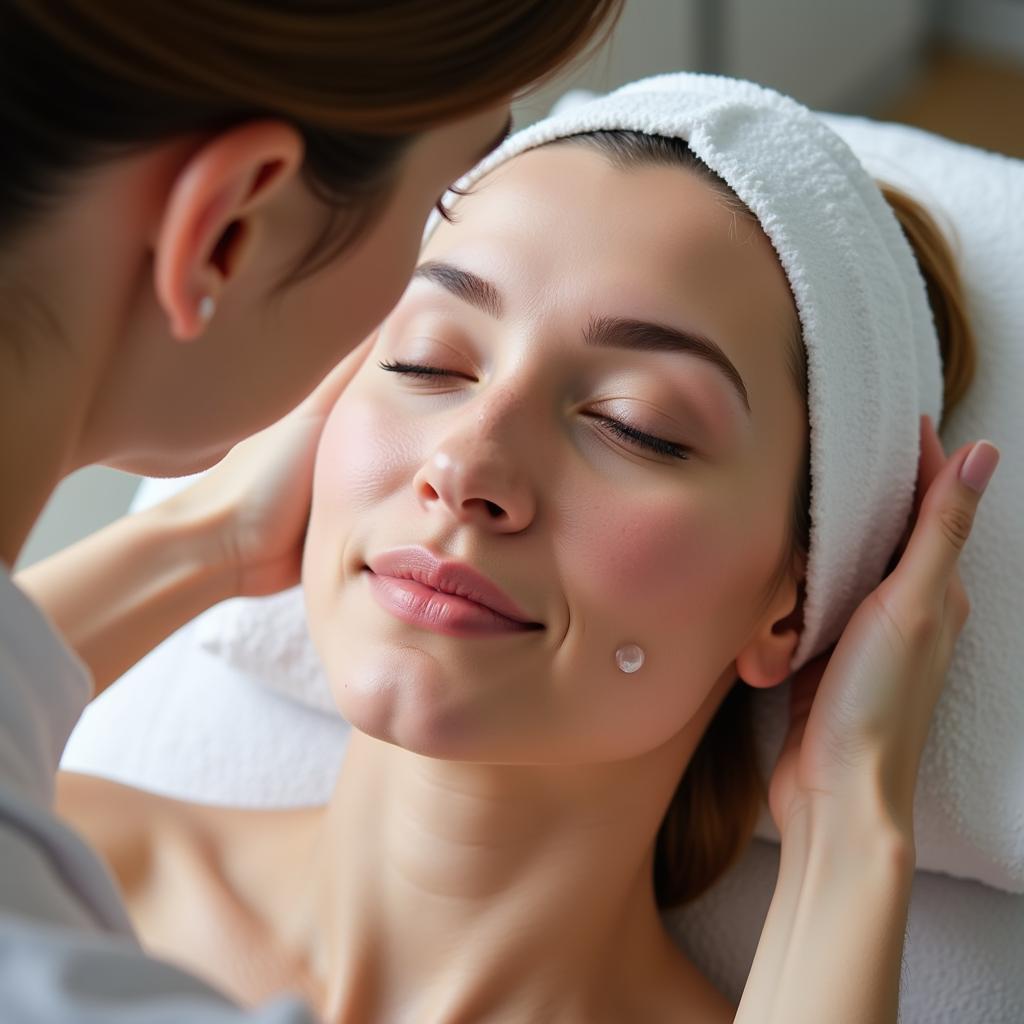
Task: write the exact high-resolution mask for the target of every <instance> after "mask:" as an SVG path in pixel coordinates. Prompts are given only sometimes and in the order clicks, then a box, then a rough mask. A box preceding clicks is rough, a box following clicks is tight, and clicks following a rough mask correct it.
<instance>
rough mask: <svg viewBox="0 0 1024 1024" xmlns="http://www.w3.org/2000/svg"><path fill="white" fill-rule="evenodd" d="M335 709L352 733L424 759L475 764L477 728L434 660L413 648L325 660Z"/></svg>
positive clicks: (467, 709)
mask: <svg viewBox="0 0 1024 1024" xmlns="http://www.w3.org/2000/svg"><path fill="white" fill-rule="evenodd" d="M324 661H325V665H326V667H327V673H328V676H329V677H330V684H331V692H332V694H333V696H334V702H335V704H336V705H337V708H338V711H339V712H340V713H341V715H342V716H343V717H344V718H345V720H346V721H348V722H349V724H351V726H352V727H353V728H354V729H358V730H359V731H360V732H362V733H365V734H366V735H367V736H372V737H373V738H374V739H377V740H383V741H384V742H386V743H392V744H394V745H395V746H398V747H401V748H402V749H403V750H408V751H410V752H411V753H415V754H421V755H423V756H424V757H436V758H441V759H444V760H463V759H466V760H473V759H474V758H472V757H471V756H470V748H471V747H474V746H475V743H474V739H475V738H476V737H477V730H475V729H474V728H473V727H472V714H471V712H470V709H469V708H467V707H466V706H465V705H463V704H462V703H461V702H458V701H457V700H455V699H454V697H455V695H454V694H453V693H452V692H451V688H450V686H449V685H447V676H446V673H444V672H443V671H442V670H441V667H440V665H439V664H438V663H437V661H436V659H435V658H434V657H433V656H431V655H429V654H427V653H426V652H424V651H420V650H416V649H412V648H397V649H394V648H393V649H390V650H387V651H384V652H378V653H377V654H376V655H369V656H366V657H363V658H355V659H353V658H352V657H351V656H349V657H348V658H339V659H338V660H337V663H338V669H337V670H334V669H332V667H331V664H330V659H328V658H325V659H324Z"/></svg>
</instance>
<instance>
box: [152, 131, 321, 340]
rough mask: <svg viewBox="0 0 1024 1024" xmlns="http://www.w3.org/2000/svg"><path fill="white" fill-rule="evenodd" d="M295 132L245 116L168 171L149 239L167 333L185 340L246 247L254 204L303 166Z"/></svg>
mask: <svg viewBox="0 0 1024 1024" xmlns="http://www.w3.org/2000/svg"><path fill="white" fill-rule="evenodd" d="M303 152H304V147H303V142H302V137H301V136H300V135H299V133H298V132H297V131H296V130H295V129H294V128H292V127H291V126H290V125H287V124H285V123H284V122H282V121H250V122H247V123H245V124H243V125H240V126H239V127H237V128H232V129H230V130H228V131H225V132H221V133H220V134H218V135H215V136H214V137H213V138H211V139H210V140H209V141H208V142H207V143H205V144H204V145H203V146H201V147H200V148H199V149H198V150H197V151H196V152H195V153H193V154H192V156H191V157H190V158H189V160H188V162H187V163H186V164H185V166H184V167H183V168H182V169H181V171H180V172H179V173H178V175H177V177H176V178H175V180H174V182H173V184H172V186H171V190H170V194H169V196H168V199H167V205H166V207H165V209H164V215H163V219H162V220H161V222H160V226H159V230H158V232H157V236H156V238H155V239H154V244H155V254H154V270H153V273H154V285H155V287H156V294H157V298H158V300H159V302H160V305H161V306H162V307H163V309H164V311H165V312H166V314H167V317H168V320H169V322H170V327H171V333H172V334H173V335H174V337H175V338H177V339H179V340H180V341H191V340H192V339H193V338H197V337H198V336H199V335H200V334H201V333H202V329H203V326H204V323H205V318H204V317H203V315H202V313H203V310H202V306H201V304H202V302H203V300H204V299H205V298H208V299H209V300H212V302H213V303H214V304H216V302H217V301H218V299H219V298H220V296H221V294H222V293H223V291H224V289H225V287H226V286H227V285H228V284H229V283H230V281H231V280H232V278H233V277H235V276H236V275H237V273H238V269H239V267H240V266H241V263H242V261H243V260H244V258H245V255H246V252H247V251H248V250H249V249H250V248H251V247H252V245H253V242H254V234H255V223H254V221H255V219H256V216H255V215H256V214H257V213H258V211H259V209H260V207H261V206H263V205H264V204H265V203H267V202H268V200H270V199H271V198H272V196H273V195H274V194H275V192H277V191H278V190H279V189H280V188H281V186H282V185H284V184H285V183H286V182H288V181H289V180H291V179H293V178H294V176H295V174H296V173H297V172H298V170H299V168H300V167H301V165H302V158H303Z"/></svg>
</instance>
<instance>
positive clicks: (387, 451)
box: [313, 391, 417, 518]
mask: <svg viewBox="0 0 1024 1024" xmlns="http://www.w3.org/2000/svg"><path fill="white" fill-rule="evenodd" d="M416 452H417V437H416V435H415V432H414V431H411V430H409V429H407V427H406V426H405V425H404V423H403V420H402V417H399V416H397V415H395V414H394V412H393V411H389V409H388V407H387V406H386V404H385V403H384V402H382V401H380V400H379V399H378V400H376V401H374V399H373V397H372V396H371V395H369V394H366V395H364V394H362V393H360V392H358V391H356V392H350V393H349V394H347V395H346V396H345V397H344V398H342V400H341V401H339V402H338V404H337V405H336V406H335V408H334V411H333V412H332V413H331V416H330V418H329V419H328V421H327V424H326V425H325V427H324V433H323V436H322V438H321V441H320V448H319V450H318V452H317V461H316V471H315V477H314V499H313V502H314V512H316V511H317V510H318V508H320V507H322V506H326V507H329V508H330V513H331V514H332V515H340V516H341V517H342V518H344V517H345V513H346V512H360V511H365V510H366V509H368V508H371V507H372V506H374V505H375V504H377V503H378V502H380V501H381V499H382V498H384V497H386V496H388V495H389V494H391V493H393V492H394V491H395V490H397V489H398V488H400V487H401V486H402V485H403V484H408V483H409V482H410V480H411V477H412V474H413V468H412V467H413V465H414V461H415V456H416Z"/></svg>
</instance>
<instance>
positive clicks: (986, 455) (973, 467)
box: [960, 441, 999, 494]
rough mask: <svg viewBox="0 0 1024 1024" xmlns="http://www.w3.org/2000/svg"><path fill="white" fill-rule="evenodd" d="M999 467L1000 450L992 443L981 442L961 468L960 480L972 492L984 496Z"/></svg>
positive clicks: (969, 454)
mask: <svg viewBox="0 0 1024 1024" xmlns="http://www.w3.org/2000/svg"><path fill="white" fill-rule="evenodd" d="M997 465H999V449H998V448H997V447H996V446H995V445H994V444H992V442H991V441H979V442H978V443H977V444H976V445H975V446H974V447H973V448H972V449H971V450H970V452H969V453H968V455H967V458H966V459H964V464H963V465H962V466H961V467H960V479H961V481H962V482H963V483H964V484H966V485H967V486H968V487H970V489H971V490H972V491H977V492H978V494H984V492H985V488H986V487H987V486H988V482H989V480H991V479H992V474H993V473H994V472H995V471H996V466H997Z"/></svg>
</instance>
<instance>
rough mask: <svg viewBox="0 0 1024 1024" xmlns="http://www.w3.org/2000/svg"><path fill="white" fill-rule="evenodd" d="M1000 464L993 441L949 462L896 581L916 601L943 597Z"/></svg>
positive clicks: (935, 483)
mask: <svg viewBox="0 0 1024 1024" xmlns="http://www.w3.org/2000/svg"><path fill="white" fill-rule="evenodd" d="M998 462H999V449H998V448H996V446H995V445H994V444H992V443H991V442H989V441H978V442H977V443H975V444H973V445H971V444H967V445H964V446H963V447H962V448H961V449H959V451H957V452H956V453H955V454H954V455H953V456H952V457H951V458H949V459H948V460H947V461H946V465H945V466H943V467H942V469H941V470H940V471H939V473H938V475H937V476H936V477H935V479H934V480H933V481H932V483H931V486H930V487H929V488H928V490H927V493H926V494H925V496H924V500H923V501H922V503H921V511H920V514H919V515H918V518H917V522H916V524H915V525H914V530H913V533H911V535H910V541H909V543H908V544H907V550H906V551H905V552H904V554H903V557H902V558H901V559H900V563H899V565H898V566H897V567H896V571H895V572H894V573H893V579H894V581H897V578H898V583H899V585H900V586H908V587H910V589H911V591H912V593H913V595H914V598H915V599H920V598H925V599H927V598H928V597H934V596H936V595H938V596H942V595H944V594H945V591H946V587H947V586H948V584H949V581H950V579H951V577H952V574H953V572H954V571H955V569H956V565H957V560H958V559H959V557H960V552H961V551H962V550H963V547H964V544H966V543H967V538H968V537H969V536H970V533H971V528H972V526H973V525H974V514H975V512H976V511H977V508H978V503H979V501H980V500H981V495H982V493H983V492H984V490H985V487H986V486H987V485H988V482H989V480H990V479H991V478H992V474H993V473H994V472H995V468H996V465H997V464H998Z"/></svg>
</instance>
